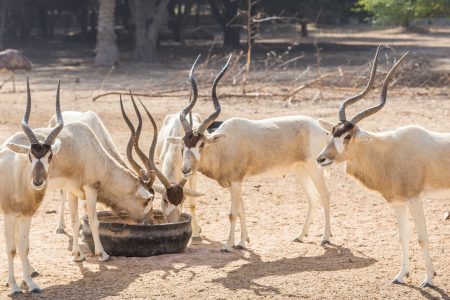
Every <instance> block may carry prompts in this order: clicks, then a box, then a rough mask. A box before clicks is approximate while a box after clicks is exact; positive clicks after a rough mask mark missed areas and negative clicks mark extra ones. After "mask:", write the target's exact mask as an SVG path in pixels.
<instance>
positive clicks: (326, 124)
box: [317, 119, 334, 132]
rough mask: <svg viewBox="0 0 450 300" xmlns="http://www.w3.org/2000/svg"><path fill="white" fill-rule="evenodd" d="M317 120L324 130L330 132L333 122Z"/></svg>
mask: <svg viewBox="0 0 450 300" xmlns="http://www.w3.org/2000/svg"><path fill="white" fill-rule="evenodd" d="M317 121H318V122H319V125H320V127H322V128H323V129H325V131H328V132H331V130H333V127H334V124H333V123H331V122H328V121H325V120H321V119H319V120H317Z"/></svg>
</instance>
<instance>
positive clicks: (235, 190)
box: [222, 182, 241, 252]
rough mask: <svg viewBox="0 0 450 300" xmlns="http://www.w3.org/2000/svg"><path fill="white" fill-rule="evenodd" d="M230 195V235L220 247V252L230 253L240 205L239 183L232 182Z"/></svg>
mask: <svg viewBox="0 0 450 300" xmlns="http://www.w3.org/2000/svg"><path fill="white" fill-rule="evenodd" d="M229 190H230V195H231V209H230V215H229V218H230V234H229V235H228V241H227V243H226V244H225V245H224V246H223V247H222V251H228V252H229V251H231V250H232V249H233V247H234V231H235V229H236V220H237V217H238V208H239V205H240V200H241V195H240V190H241V189H240V183H236V182H233V183H231V186H230V188H229Z"/></svg>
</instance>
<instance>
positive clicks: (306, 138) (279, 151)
mask: <svg viewBox="0 0 450 300" xmlns="http://www.w3.org/2000/svg"><path fill="white" fill-rule="evenodd" d="M326 141H327V133H326V132H325V131H324V130H323V129H321V128H320V126H319V125H318V123H317V122H316V121H315V120H313V119H311V118H308V117H304V116H287V117H278V118H271V119H264V120H258V121H254V120H246V119H241V118H233V119H230V120H227V121H225V122H224V123H223V124H222V125H221V126H220V127H219V128H218V129H217V130H216V131H215V132H214V133H213V134H206V137H205V139H204V140H203V142H204V143H205V145H204V148H203V149H201V150H200V155H199V159H196V154H195V152H194V151H195V150H196V149H198V148H197V147H198V146H199V145H196V148H189V149H187V148H186V147H185V150H184V155H183V166H182V169H183V172H184V173H188V171H190V170H192V171H196V170H198V171H199V172H201V173H203V174H204V175H206V176H208V177H210V178H212V179H214V180H216V181H217V182H218V183H219V184H220V185H221V186H223V187H227V188H229V190H230V195H231V212H230V233H229V238H228V242H227V243H226V244H225V246H224V249H225V250H231V249H232V247H233V246H234V229H235V225H236V220H237V217H239V218H240V222H241V241H240V243H239V246H241V247H245V243H246V242H247V241H248V233H247V228H246V224H245V211H244V203H243V200H242V196H241V194H242V192H241V185H242V181H243V180H244V179H245V178H246V177H250V176H256V175H262V174H272V175H273V174H275V175H279V174H285V173H286V172H290V171H295V173H296V174H297V175H298V177H299V179H300V181H301V182H302V184H303V186H304V188H305V190H306V193H307V196H308V201H309V207H308V213H307V219H306V222H305V224H304V226H303V228H302V230H301V232H300V233H299V234H298V235H297V237H296V240H297V241H303V237H305V236H307V235H308V231H309V226H310V225H311V222H312V219H313V215H314V214H315V212H316V210H317V209H318V206H317V204H316V203H317V202H320V201H322V203H323V205H324V208H325V230H324V234H323V237H322V240H323V242H328V241H329V238H330V235H331V230H330V204H329V193H328V190H327V188H326V185H325V182H324V179H323V170H322V169H321V168H319V167H318V166H317V164H316V162H315V158H316V156H317V154H318V153H319V151H320V149H321V148H322V147H323V146H324V145H325V144H326ZM199 143H200V142H199Z"/></svg>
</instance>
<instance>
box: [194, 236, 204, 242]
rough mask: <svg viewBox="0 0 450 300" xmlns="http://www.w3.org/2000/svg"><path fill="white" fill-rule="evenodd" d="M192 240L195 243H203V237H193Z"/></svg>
mask: <svg viewBox="0 0 450 300" xmlns="http://www.w3.org/2000/svg"><path fill="white" fill-rule="evenodd" d="M191 240H192V241H195V242H200V241H202V240H203V239H202V237H201V236H193V237H191Z"/></svg>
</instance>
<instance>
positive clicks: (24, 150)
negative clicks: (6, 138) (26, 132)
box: [6, 143, 31, 154]
mask: <svg viewBox="0 0 450 300" xmlns="http://www.w3.org/2000/svg"><path fill="white" fill-rule="evenodd" d="M6 147H8V148H9V150H11V151H13V152H16V153H19V154H28V153H30V150H31V147H30V146H25V145H20V144H14V143H8V144H6Z"/></svg>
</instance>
